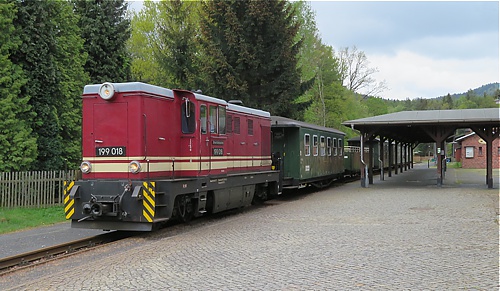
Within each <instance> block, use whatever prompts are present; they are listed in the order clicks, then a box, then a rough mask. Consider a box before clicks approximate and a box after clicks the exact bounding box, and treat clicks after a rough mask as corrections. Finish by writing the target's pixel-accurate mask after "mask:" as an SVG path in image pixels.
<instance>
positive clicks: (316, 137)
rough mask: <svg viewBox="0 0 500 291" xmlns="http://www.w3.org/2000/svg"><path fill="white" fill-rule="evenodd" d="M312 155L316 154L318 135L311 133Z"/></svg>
mask: <svg viewBox="0 0 500 291" xmlns="http://www.w3.org/2000/svg"><path fill="white" fill-rule="evenodd" d="M313 155H314V156H317V155H318V136H317V135H313Z"/></svg>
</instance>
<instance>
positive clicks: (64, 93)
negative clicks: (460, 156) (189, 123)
mask: <svg viewBox="0 0 500 291" xmlns="http://www.w3.org/2000/svg"><path fill="white" fill-rule="evenodd" d="M0 11H1V13H0V40H1V41H0V74H1V75H0V92H1V96H2V97H1V99H0V105H1V106H0V111H1V113H2V117H3V118H2V120H1V121H0V131H1V132H2V135H1V136H0V161H1V163H0V171H20V170H59V169H63V168H77V166H78V165H79V163H80V159H81V147H80V143H81V93H82V90H83V87H84V85H85V84H89V83H102V82H105V81H107V82H127V81H141V82H147V83H150V84H154V85H159V86H164V87H168V88H182V89H191V90H196V89H201V90H202V91H203V94H206V95H210V96H214V97H217V98H221V99H225V100H230V99H240V100H242V101H243V102H244V104H245V105H246V106H249V107H255V108H260V109H264V110H268V111H270V112H271V114H273V115H282V116H285V117H291V118H296V119H299V120H304V121H307V122H311V123H315V124H319V125H324V126H329V127H335V128H338V129H340V130H342V131H344V132H346V133H347V134H348V137H351V136H354V135H356V134H357V133H356V132H352V131H351V129H349V128H346V127H344V126H342V125H341V124H342V122H344V121H346V120H351V119H357V118H363V117H368V116H374V115H380V114H386V113H391V112H396V111H402V110H435V109H458V108H484V107H498V105H497V104H496V103H495V100H498V98H499V97H500V91H499V90H498V83H495V84H487V85H485V86H483V87H481V88H477V89H471V90H469V91H468V92H465V93H460V94H454V93H453V92H450V94H447V95H444V96H436V98H433V99H422V98H419V99H413V100H410V99H407V100H403V101H398V100H387V99H383V98H380V97H378V95H379V93H380V92H381V91H383V89H384V88H385V86H386V85H385V82H383V81H382V82H379V81H377V80H375V79H374V78H373V76H374V73H376V72H377V68H374V67H371V66H370V63H369V60H368V59H367V57H366V55H365V54H364V52H363V51H362V50H361V48H357V47H355V46H353V47H349V48H340V49H339V50H338V51H336V50H335V49H334V48H332V47H331V46H328V45H326V44H324V43H323V41H322V39H321V38H320V36H319V32H318V29H317V26H316V22H315V14H314V12H313V11H312V9H311V7H310V4H309V3H308V2H304V1H294V2H290V1H282V0H270V1H249V0H244V1H237V0H228V1H220V0H217V1H180V0H172V1H160V2H157V1H145V2H144V5H143V8H142V10H141V11H129V10H128V3H127V2H126V1H124V0H107V1H86V0H63V1H61V0H45V1H36V0H23V1H17V0H3V1H0ZM361 91H362V92H364V93H363V94H361ZM367 92H368V93H367Z"/></svg>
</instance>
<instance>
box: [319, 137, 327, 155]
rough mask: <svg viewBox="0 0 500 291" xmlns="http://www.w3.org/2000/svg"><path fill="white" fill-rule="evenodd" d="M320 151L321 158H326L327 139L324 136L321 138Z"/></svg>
mask: <svg viewBox="0 0 500 291" xmlns="http://www.w3.org/2000/svg"><path fill="white" fill-rule="evenodd" d="M319 150H320V154H321V156H322V157H324V156H325V155H326V149H325V137H324V136H322V137H320V138H319Z"/></svg>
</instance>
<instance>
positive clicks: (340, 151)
mask: <svg viewBox="0 0 500 291" xmlns="http://www.w3.org/2000/svg"><path fill="white" fill-rule="evenodd" d="M343 149H344V143H343V142H342V140H341V139H340V138H339V156H341V155H343V153H342V152H343Z"/></svg>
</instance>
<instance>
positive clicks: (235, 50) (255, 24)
mask: <svg viewBox="0 0 500 291" xmlns="http://www.w3.org/2000/svg"><path fill="white" fill-rule="evenodd" d="M203 11H205V12H206V15H205V17H204V18H203V20H202V23H201V31H202V36H203V46H204V51H205V53H206V55H205V56H204V66H203V70H204V72H205V74H206V79H207V84H208V90H209V93H210V94H212V95H214V96H217V97H221V98H228V99H229V98H230V99H234V98H238V99H241V100H242V101H243V102H244V104H245V105H246V106H249V107H258V108H261V109H264V110H267V111H270V112H271V113H272V114H274V115H282V116H288V117H300V116H301V115H302V113H301V112H302V111H303V110H304V109H305V106H304V105H308V104H297V103H295V102H294V101H295V100H296V99H297V98H298V96H300V95H302V94H303V92H305V91H306V89H307V88H304V87H303V86H302V85H303V82H301V75H300V69H299V68H298V66H297V61H298V59H297V54H298V52H299V50H300V47H301V44H302V42H301V41H297V40H296V36H297V33H298V30H299V24H298V22H297V21H296V18H297V17H296V12H295V10H294V9H293V8H292V7H291V6H290V5H289V4H288V3H287V2H285V1H278V0H273V1H236V0H232V1H209V2H206V3H204V9H203Z"/></svg>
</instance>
